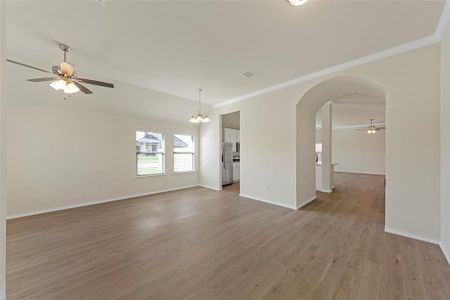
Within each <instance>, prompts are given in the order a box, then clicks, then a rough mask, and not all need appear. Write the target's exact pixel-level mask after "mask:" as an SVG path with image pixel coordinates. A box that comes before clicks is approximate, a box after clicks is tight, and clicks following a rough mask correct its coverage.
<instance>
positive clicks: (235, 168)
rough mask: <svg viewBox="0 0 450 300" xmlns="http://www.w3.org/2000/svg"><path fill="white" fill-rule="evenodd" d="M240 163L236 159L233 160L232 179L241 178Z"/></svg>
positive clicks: (237, 179)
mask: <svg viewBox="0 0 450 300" xmlns="http://www.w3.org/2000/svg"><path fill="white" fill-rule="evenodd" d="M240 170H241V163H240V162H238V161H235V162H233V181H234V182H236V181H239V180H240V179H241V171H240Z"/></svg>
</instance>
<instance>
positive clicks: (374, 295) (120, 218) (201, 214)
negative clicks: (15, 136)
mask: <svg viewBox="0 0 450 300" xmlns="http://www.w3.org/2000/svg"><path fill="white" fill-rule="evenodd" d="M383 179H384V177H382V176H375V175H354V174H344V173H338V174H336V176H335V181H336V183H335V184H336V190H335V192H334V193H333V194H331V195H329V194H319V198H318V200H316V201H314V202H312V203H311V204H309V205H308V206H306V207H305V208H303V209H300V210H298V211H295V210H290V209H287V208H283V207H278V206H274V205H271V204H266V203H262V202H258V201H255V200H250V199H245V198H240V197H239V196H238V192H237V191H236V189H234V188H231V189H225V190H224V191H222V192H218V191H213V190H208V189H204V188H192V189H188V190H181V191H176V192H169V193H164V194H159V195H153V196H148V197H140V198H135V199H130V200H124V201H117V202H110V203H104V204H98V205H93V206H87V207H82V208H76V209H69V210H65V211H60V212H54V213H48V214H43V215H37V216H32V217H26V218H22V219H16V220H11V221H8V224H7V299H11V300H12V299H39V300H44V299H58V300H70V299H77V300H81V299H96V300H98V299H126V300H130V299H164V300H167V299H208V300H210V299H363V300H366V299H383V300H390V299H450V268H449V266H448V265H447V262H446V260H445V258H444V255H443V254H442V252H441V250H440V249H439V247H438V246H437V245H433V244H429V243H425V242H421V241H417V240H412V239H408V238H404V237H400V236H396V235H392V234H389V233H385V232H384V187H383Z"/></svg>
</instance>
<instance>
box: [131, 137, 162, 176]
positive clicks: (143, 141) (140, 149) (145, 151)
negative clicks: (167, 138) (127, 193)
mask: <svg viewBox="0 0 450 300" xmlns="http://www.w3.org/2000/svg"><path fill="white" fill-rule="evenodd" d="M136 173H137V175H138V176H144V175H156V174H164V134H162V133H157V132H147V131H136Z"/></svg>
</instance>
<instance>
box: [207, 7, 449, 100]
mask: <svg viewBox="0 0 450 300" xmlns="http://www.w3.org/2000/svg"><path fill="white" fill-rule="evenodd" d="M449 2H450V0H446V1H445V5H444V9H443V10H442V14H441V17H440V19H439V23H438V25H437V27H436V31H435V33H434V34H432V35H430V36H427V37H424V38H421V39H418V40H415V41H412V42H408V43H405V44H402V45H399V46H396V47H392V48H389V49H386V50H382V51H379V52H376V53H373V54H369V55H367V56H363V57H360V58H357V59H354V60H351V61H348V62H345V63H342V64H338V65H335V66H332V67H328V68H326V69H322V70H320V71H317V72H313V73H310V74H307V75H304V76H301V77H298V78H295V79H291V80H288V81H285V82H282V83H279V84H275V85H272V86H269V87H267V88H264V89H261V90H257V91H255V92H251V93H248V94H244V95H241V96H239V97H236V98H232V99H229V100H225V101H223V102H221V103H218V104H216V105H213V109H214V108H218V107H222V106H227V105H230V104H233V103H237V102H241V101H243V100H246V99H249V98H253V97H256V96H260V95H264V94H268V93H271V92H273V91H277V90H280V89H283V88H286V87H289V86H293V85H296V84H299V83H302V82H306V81H309V80H312V79H316V78H320V77H323V76H327V75H331V74H334V73H337V72H341V71H344V70H348V69H350V68H353V67H356V66H360V65H364V64H367V63H371V62H374V61H377V60H381V59H384V58H387V57H390V56H393V55H397V54H401V53H404V52H408V51H411V50H414V49H418V48H422V47H425V46H429V45H431V44H435V43H438V42H440V41H441V39H442V36H443V34H444V31H445V29H446V27H447V24H448V23H449V21H450V3H449Z"/></svg>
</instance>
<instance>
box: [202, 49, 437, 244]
mask: <svg viewBox="0 0 450 300" xmlns="http://www.w3.org/2000/svg"><path fill="white" fill-rule="evenodd" d="M439 70H440V45H439V44H433V45H431V46H427V47H423V48H420V49H416V50H412V51H409V52H406V53H403V54H398V55H395V56H391V57H388V58H385V59H381V60H378V61H375V62H372V63H368V64H365V65H361V66H357V67H353V68H351V69H348V70H346V71H342V72H339V73H336V74H333V75H332V76H326V77H322V78H319V79H314V80H310V81H306V82H302V83H298V84H296V85H291V86H288V87H285V88H282V89H279V90H276V91H273V92H270V93H266V94H262V95H259V96H255V97H253V98H250V99H246V100H245V101H241V102H236V103H233V104H229V105H226V106H221V107H217V108H216V109H214V110H213V111H212V112H211V116H212V120H213V121H212V122H211V123H209V124H207V125H206V126H204V127H203V128H201V135H202V143H203V142H208V145H206V144H205V145H202V146H201V149H202V153H201V160H202V163H201V171H202V174H201V182H202V183H204V184H208V185H212V186H214V187H219V185H220V181H219V174H220V168H219V167H220V164H219V160H218V157H219V156H218V155H217V153H219V128H218V126H219V124H218V122H217V121H216V119H217V115H218V114H223V113H226V112H231V111H237V110H240V111H241V123H242V125H241V142H242V151H241V193H243V194H246V195H249V196H251V197H253V198H255V199H260V200H266V201H268V202H272V203H277V204H279V205H284V206H288V207H295V206H296V198H297V195H296V193H297V189H296V159H297V158H296V134H297V132H296V105H297V102H298V101H299V99H301V98H302V96H303V95H304V94H305V93H306V92H307V91H308V90H309V89H310V88H311V87H312V86H314V85H315V84H317V83H319V82H321V81H323V80H324V79H326V78H330V77H333V76H336V75H351V76H361V77H363V78H367V79H369V80H373V81H375V82H378V83H380V84H381V85H382V86H383V87H384V88H385V89H386V98H387V99H386V106H387V107H386V123H387V126H388V127H389V131H388V132H387V133H386V176H387V182H388V183H387V190H386V229H387V230H389V231H392V232H398V233H402V234H406V235H410V236H415V237H418V238H421V239H426V240H430V241H438V240H439V239H440V210H439V209H440V193H439V191H440V121H439V119H440V117H439V114H440V112H439V106H440V94H439V88H440V82H439V81H440V71H439ZM267 137H270V139H271V142H270V143H266V142H265V141H266V139H267ZM215 159H216V160H215ZM206 166H207V167H206ZM267 184H268V185H269V189H268V190H266V189H265V186H266V185H267Z"/></svg>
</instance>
